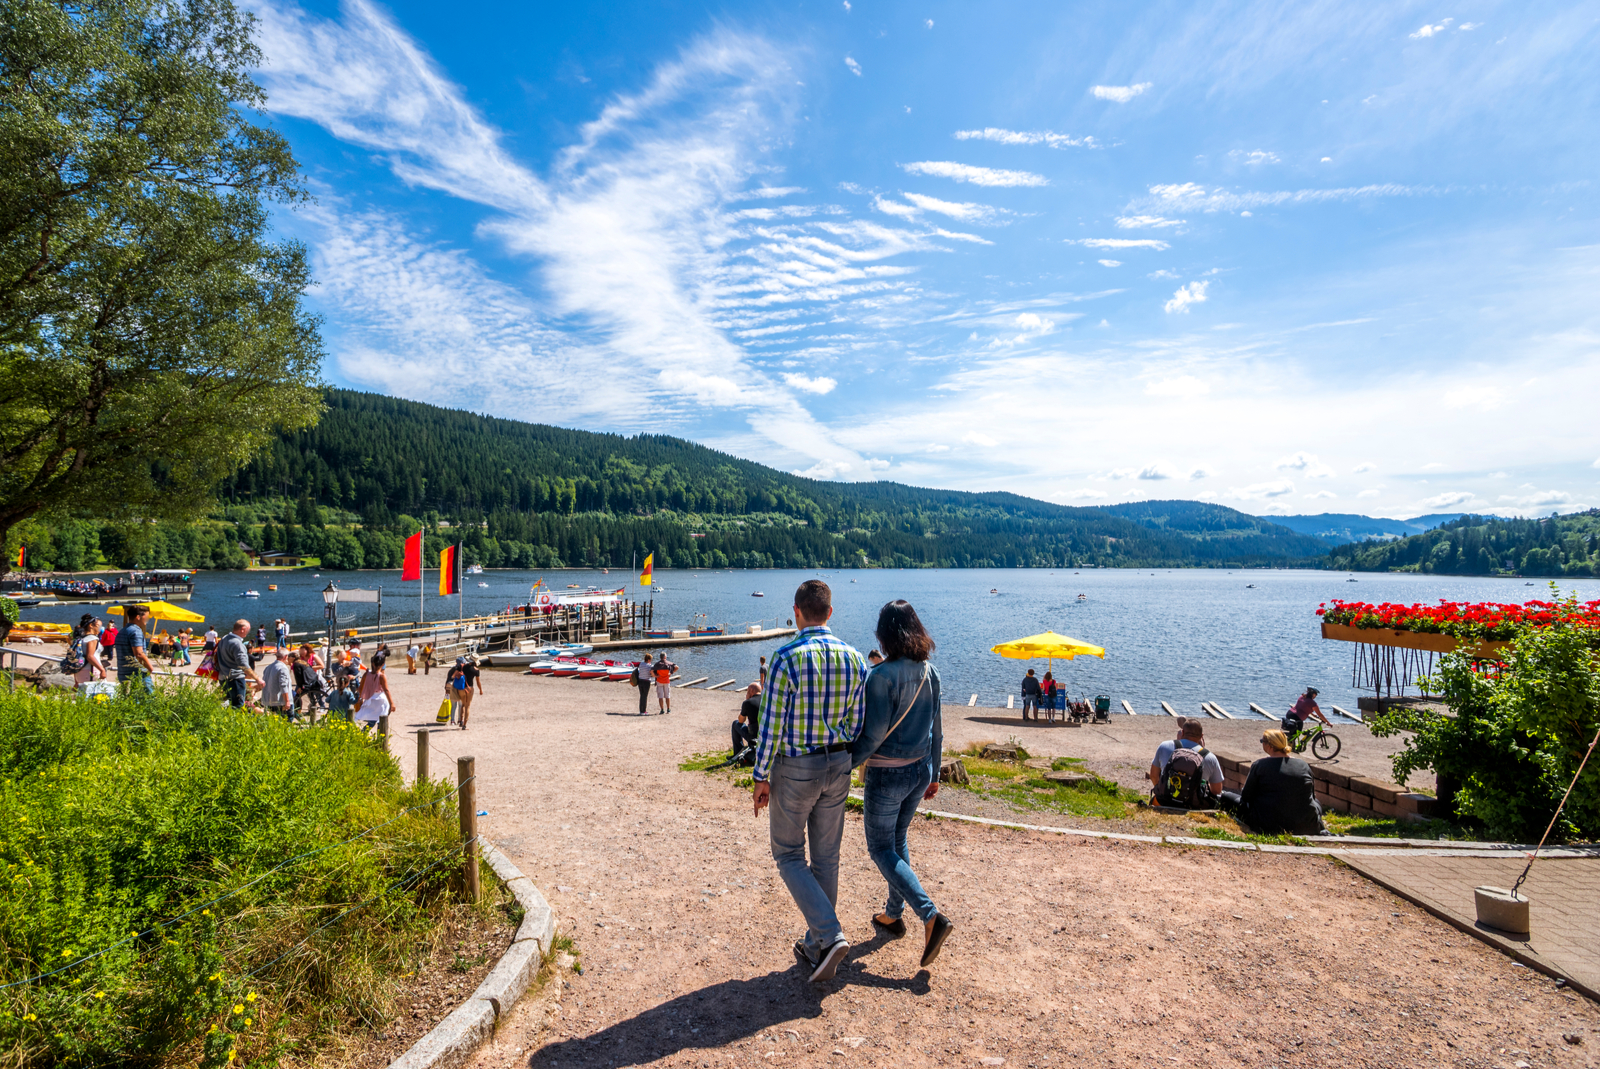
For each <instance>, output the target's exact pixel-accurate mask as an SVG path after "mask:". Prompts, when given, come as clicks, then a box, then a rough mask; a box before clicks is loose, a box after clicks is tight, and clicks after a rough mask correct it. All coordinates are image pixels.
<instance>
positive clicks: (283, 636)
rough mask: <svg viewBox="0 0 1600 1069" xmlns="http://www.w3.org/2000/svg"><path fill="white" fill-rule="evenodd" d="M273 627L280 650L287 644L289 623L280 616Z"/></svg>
mask: <svg viewBox="0 0 1600 1069" xmlns="http://www.w3.org/2000/svg"><path fill="white" fill-rule="evenodd" d="M273 626H274V628H275V629H276V631H277V635H278V648H279V649H280V650H281V649H283V648H284V647H285V646H287V645H288V644H289V621H288V620H285V619H284V618H283V617H281V616H280V617H278V621H277V623H276V624H274V625H273Z"/></svg>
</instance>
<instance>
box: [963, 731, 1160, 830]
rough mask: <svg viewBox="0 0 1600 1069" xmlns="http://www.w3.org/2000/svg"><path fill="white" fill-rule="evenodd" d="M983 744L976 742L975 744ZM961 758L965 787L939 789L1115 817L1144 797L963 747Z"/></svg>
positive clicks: (1033, 806)
mask: <svg viewBox="0 0 1600 1069" xmlns="http://www.w3.org/2000/svg"><path fill="white" fill-rule="evenodd" d="M983 745H984V744H983V743H979V744H977V748H979V749H981V747H982V746H983ZM969 749H971V748H970V747H969ZM961 762H962V764H964V765H965V766H966V769H967V776H968V778H969V779H970V780H971V782H970V784H969V785H968V786H966V787H960V786H957V785H955V784H945V785H944V786H943V787H942V788H941V789H942V790H947V791H959V790H965V791H969V792H971V793H972V794H974V795H977V796H978V797H980V798H990V799H994V800H995V801H1000V802H1004V803H1006V804H1007V805H1009V806H1011V807H1012V808H1014V809H1025V810H1035V811H1041V812H1049V813H1062V814H1067V815H1070V816H1079V817H1098V818H1100V819H1102V820H1118V819H1121V818H1122V817H1125V816H1127V815H1128V806H1129V805H1130V804H1132V803H1135V802H1138V801H1140V800H1141V799H1142V798H1143V797H1144V796H1143V795H1142V794H1140V793H1139V792H1138V791H1131V790H1128V789H1127V788H1125V787H1119V786H1118V785H1117V784H1116V783H1114V782H1112V781H1111V780H1108V779H1102V778H1100V777H1099V776H1096V777H1095V778H1094V779H1092V780H1089V781H1088V782H1085V783H1079V784H1065V783H1054V782H1052V781H1050V780H1047V779H1045V778H1044V777H1043V776H1041V775H1040V774H1039V772H1038V771H1037V770H1036V769H1032V768H1028V767H1026V766H1025V765H1021V764H1014V763H1012V762H1010V761H989V760H986V759H984V758H982V757H977V756H972V755H970V754H967V753H966V752H965V751H964V752H963V754H962V757H961ZM1053 763H1054V762H1052V764H1053Z"/></svg>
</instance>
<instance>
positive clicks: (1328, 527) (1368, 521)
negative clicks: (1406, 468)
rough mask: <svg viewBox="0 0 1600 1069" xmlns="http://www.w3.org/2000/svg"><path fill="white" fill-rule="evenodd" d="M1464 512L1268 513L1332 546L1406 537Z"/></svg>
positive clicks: (1298, 532) (1446, 521) (1281, 522)
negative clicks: (1395, 515) (1405, 515)
mask: <svg viewBox="0 0 1600 1069" xmlns="http://www.w3.org/2000/svg"><path fill="white" fill-rule="evenodd" d="M1462 515H1463V514H1462V513H1460V512H1435V513H1430V514H1428V515H1426V516H1413V517H1411V518H1410V519H1409V520H1389V519H1383V518H1381V517H1377V516H1363V515H1361V514H1359V513H1354V512H1323V513H1319V514H1318V515H1315V516H1271V517H1266V518H1267V519H1270V520H1271V521H1272V522H1273V523H1275V524H1277V525H1278V526H1280V527H1287V528H1288V529H1289V530H1291V531H1294V532H1296V533H1297V534H1303V535H1310V536H1311V537H1313V538H1320V539H1321V540H1322V541H1323V542H1324V543H1326V544H1327V545H1330V546H1342V545H1346V544H1348V543H1350V542H1365V541H1367V540H1369V539H1374V538H1379V539H1388V538H1405V537H1407V536H1409V535H1414V534H1421V533H1422V532H1424V531H1431V530H1433V529H1434V528H1435V527H1439V526H1441V525H1443V524H1446V523H1450V522H1452V521H1454V520H1458V519H1460V518H1461V516H1462Z"/></svg>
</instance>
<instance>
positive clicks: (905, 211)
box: [872, 197, 918, 219]
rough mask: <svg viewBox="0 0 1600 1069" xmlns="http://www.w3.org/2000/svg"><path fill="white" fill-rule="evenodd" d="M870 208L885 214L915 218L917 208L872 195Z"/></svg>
mask: <svg viewBox="0 0 1600 1069" xmlns="http://www.w3.org/2000/svg"><path fill="white" fill-rule="evenodd" d="M872 208H873V210H874V211H880V212H883V213H884V214H886V215H898V216H900V218H902V219H915V218H916V217H917V214H918V212H917V209H916V208H915V207H913V206H912V205H910V204H901V203H899V202H897V201H892V200H886V199H884V198H883V197H873V198H872Z"/></svg>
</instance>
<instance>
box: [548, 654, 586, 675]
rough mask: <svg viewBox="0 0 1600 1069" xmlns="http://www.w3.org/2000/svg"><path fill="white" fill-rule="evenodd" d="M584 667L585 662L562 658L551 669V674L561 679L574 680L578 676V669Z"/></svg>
mask: <svg viewBox="0 0 1600 1069" xmlns="http://www.w3.org/2000/svg"><path fill="white" fill-rule="evenodd" d="M582 667H583V662H582V661H578V660H573V659H568V658H565V657H563V658H561V659H560V660H558V661H556V662H555V664H554V665H552V666H551V668H550V674H551V675H553V676H555V677H557V678H558V679H559V678H568V679H570V678H572V677H573V676H576V675H577V674H578V669H580V668H582Z"/></svg>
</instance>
